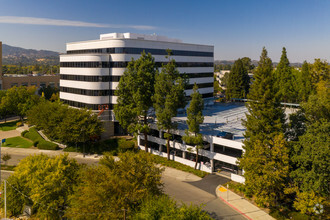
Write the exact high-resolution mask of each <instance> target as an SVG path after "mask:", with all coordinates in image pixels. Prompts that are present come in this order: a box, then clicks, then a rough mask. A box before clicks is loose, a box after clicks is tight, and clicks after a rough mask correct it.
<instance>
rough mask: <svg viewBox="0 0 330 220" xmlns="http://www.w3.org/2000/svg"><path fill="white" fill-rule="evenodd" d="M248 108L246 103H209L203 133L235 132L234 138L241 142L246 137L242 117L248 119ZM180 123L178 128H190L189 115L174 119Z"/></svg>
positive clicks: (213, 134)
mask: <svg viewBox="0 0 330 220" xmlns="http://www.w3.org/2000/svg"><path fill="white" fill-rule="evenodd" d="M247 112H248V110H247V108H246V107H245V105H244V103H241V102H236V103H214V105H207V106H205V108H204V110H203V115H204V123H203V124H202V125H201V127H200V128H201V133H202V134H204V135H211V136H219V135H223V134H224V133H231V134H233V135H234V136H233V140H235V141H239V142H241V141H242V140H243V139H244V136H243V134H244V131H245V128H244V127H243V126H242V119H246V115H245V113H247ZM174 120H175V121H177V122H178V123H179V126H178V129H179V130H185V129H188V126H187V124H186V122H185V121H186V120H187V115H186V113H184V114H182V113H181V114H179V115H178V116H177V117H175V119H174Z"/></svg>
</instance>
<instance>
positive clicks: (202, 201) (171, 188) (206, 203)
mask: <svg viewBox="0 0 330 220" xmlns="http://www.w3.org/2000/svg"><path fill="white" fill-rule="evenodd" d="M162 179H163V181H164V184H165V187H164V192H165V193H166V194H168V195H169V196H171V197H172V198H174V199H175V200H176V201H178V202H184V203H186V204H188V205H189V204H191V203H192V204H195V205H203V209H204V210H205V211H207V212H208V213H209V214H210V215H211V216H212V218H214V219H223V220H244V219H246V218H244V217H243V216H242V215H241V214H239V213H238V212H236V211H235V210H234V209H232V208H231V207H229V206H228V205H226V204H225V203H224V202H223V201H222V200H221V199H219V198H218V197H216V195H215V189H214V190H213V191H214V192H212V193H209V192H206V191H204V190H203V189H200V188H197V187H196V186H194V183H196V182H184V181H179V180H177V179H176V178H173V177H171V176H168V175H166V172H165V174H164V175H163V177H162ZM205 183H206V182H205ZM211 184H212V183H211Z"/></svg>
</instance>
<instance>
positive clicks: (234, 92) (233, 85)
mask: <svg viewBox="0 0 330 220" xmlns="http://www.w3.org/2000/svg"><path fill="white" fill-rule="evenodd" d="M249 83H250V78H249V75H248V73H247V69H246V67H245V66H244V64H243V62H242V60H241V59H238V60H236V61H235V63H234V65H233V66H232V69H231V71H230V73H229V78H228V85H227V90H226V98H227V100H230V99H232V98H237V99H241V98H246V95H247V94H248V92H249Z"/></svg>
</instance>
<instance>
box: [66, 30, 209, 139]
mask: <svg viewBox="0 0 330 220" xmlns="http://www.w3.org/2000/svg"><path fill="white" fill-rule="evenodd" d="M167 49H170V50H171V51H172V55H171V58H173V59H175V61H176V63H177V68H178V70H179V72H180V73H182V74H184V73H185V74H187V76H188V78H189V85H188V87H187V88H186V90H185V92H186V95H187V96H189V95H190V94H191V93H192V87H193V85H194V83H195V82H196V83H197V85H198V87H199V92H200V93H201V94H202V96H203V98H205V99H206V100H207V99H212V98H213V70H214V68H213V63H214V47H213V46H208V45H198V44H187V43H182V42H181V41H179V40H176V39H170V38H167V37H163V36H157V35H143V34H133V33H111V34H103V35H100V39H99V40H91V41H82V42H73V43H67V45H66V50H67V53H66V54H62V55H60V99H61V101H63V102H64V103H66V104H69V105H70V106H73V107H78V108H83V107H86V108H89V109H92V110H94V111H99V110H100V109H102V106H105V105H106V106H108V107H109V110H107V111H105V112H104V113H102V120H103V121H108V125H107V126H108V127H107V128H106V129H107V130H108V134H110V135H114V134H115V133H117V132H118V129H119V128H118V123H116V122H115V117H114V115H113V113H112V109H113V107H114V105H115V104H116V103H117V97H116V96H115V94H114V91H115V90H116V88H117V86H118V83H119V80H120V77H121V76H122V75H123V73H124V71H125V69H126V66H127V64H128V62H129V61H131V59H132V58H134V59H138V58H139V57H140V56H141V53H142V52H143V51H145V52H146V53H151V54H152V56H153V57H154V58H155V62H156V64H157V66H159V67H161V65H162V63H164V64H166V63H167V62H168V58H166V57H165V56H166V55H167V52H166V50H167Z"/></svg>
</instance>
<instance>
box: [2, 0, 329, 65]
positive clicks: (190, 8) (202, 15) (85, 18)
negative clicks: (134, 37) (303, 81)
mask: <svg viewBox="0 0 330 220" xmlns="http://www.w3.org/2000/svg"><path fill="white" fill-rule="evenodd" d="M111 32H133V33H145V34H153V33H156V34H158V35H165V36H168V37H172V38H179V39H181V40H183V41H184V42H187V43H197V44H208V45H214V52H215V59H216V60H234V59H237V58H240V57H245V56H247V57H250V58H252V59H257V60H258V59H259V56H260V54H261V50H262V47H263V46H265V47H266V49H267V50H268V54H269V56H270V57H271V58H272V60H273V61H274V62H277V61H278V60H279V58H280V56H281V51H282V47H286V49H287V51H288V57H289V59H290V61H291V62H302V61H304V60H307V61H309V62H312V61H313V60H314V58H321V59H326V60H328V61H330V0H272V1H271V0H213V1H211V0H204V1H201V0H200V1H198V0H186V1H184V0H176V1H172V0H166V1H157V0H152V1H151V0H150V1H149V0H140V1H136V0H134V1H128V0H120V1H118V0H116V1H112V0H90V1H87V0H65V1H63V0H29V1H23V0H20V1H19V0H0V41H2V42H3V43H5V44H9V45H13V46H19V47H24V48H30V49H47V50H54V51H59V52H65V43H66V42H73V41H81V40H92V39H98V38H99V34H102V33H111Z"/></svg>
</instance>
